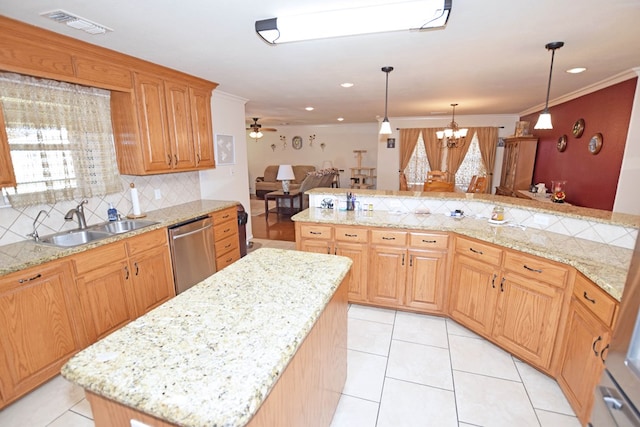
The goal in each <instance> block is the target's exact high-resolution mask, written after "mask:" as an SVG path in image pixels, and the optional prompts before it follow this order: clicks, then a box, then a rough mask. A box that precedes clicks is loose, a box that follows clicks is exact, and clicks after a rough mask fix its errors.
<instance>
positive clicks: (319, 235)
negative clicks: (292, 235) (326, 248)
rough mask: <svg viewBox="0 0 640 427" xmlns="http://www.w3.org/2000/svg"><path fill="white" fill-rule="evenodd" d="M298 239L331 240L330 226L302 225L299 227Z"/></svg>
mask: <svg viewBox="0 0 640 427" xmlns="http://www.w3.org/2000/svg"><path fill="white" fill-rule="evenodd" d="M300 234H301V236H300V237H306V238H308V239H325V240H330V239H331V226H330V225H309V224H303V225H301V226H300Z"/></svg>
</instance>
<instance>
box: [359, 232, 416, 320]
mask: <svg viewBox="0 0 640 427" xmlns="http://www.w3.org/2000/svg"><path fill="white" fill-rule="evenodd" d="M369 258H370V265H371V267H370V269H369V283H368V294H369V302H372V303H374V304H376V305H381V306H384V307H391V308H398V307H401V306H402V303H403V297H404V283H405V281H406V274H407V269H406V268H405V265H407V249H406V247H405V246H404V242H403V244H402V246H400V245H399V246H397V247H396V246H382V245H375V244H374V245H372V246H371V249H370V255H369Z"/></svg>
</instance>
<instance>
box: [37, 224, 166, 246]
mask: <svg viewBox="0 0 640 427" xmlns="http://www.w3.org/2000/svg"><path fill="white" fill-rule="evenodd" d="M154 224H157V222H155V221H148V220H132V219H125V220H121V221H111V222H104V223H101V224H96V225H92V226H90V227H88V228H86V229H84V230H78V229H76V230H69V231H63V232H61V233H56V234H50V235H48V236H43V237H41V238H40V240H39V243H43V244H45V245H52V246H58V247H64V248H69V247H73V246H80V245H84V244H87V243H91V242H95V241H96V240H101V239H106V238H107V237H111V236H115V235H116V234H121V233H126V232H127V231H133V230H138V229H140V228H144V227H149V226H150V225H154Z"/></svg>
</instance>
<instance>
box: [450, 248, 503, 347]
mask: <svg viewBox="0 0 640 427" xmlns="http://www.w3.org/2000/svg"><path fill="white" fill-rule="evenodd" d="M498 276H499V270H498V269H497V268H496V267H494V266H492V265H489V264H485V263H483V262H480V261H477V260H474V259H471V258H469V257H467V256H464V255H459V254H456V255H455V258H454V267H453V272H452V275H451V285H450V287H451V290H450V292H451V294H450V297H449V313H450V315H451V317H452V318H453V319H455V320H457V321H458V322H460V323H461V324H463V325H464V326H467V327H468V328H469V329H471V330H472V331H474V332H477V333H479V334H482V335H485V336H488V335H489V334H490V333H491V329H492V327H493V317H494V312H495V305H496V301H497V298H498V286H499V283H500V278H499V277H498Z"/></svg>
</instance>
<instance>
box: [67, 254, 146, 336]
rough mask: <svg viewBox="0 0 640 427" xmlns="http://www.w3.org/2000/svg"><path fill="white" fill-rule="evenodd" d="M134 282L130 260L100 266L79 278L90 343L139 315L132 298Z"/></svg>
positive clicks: (77, 282)
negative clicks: (130, 289)
mask: <svg viewBox="0 0 640 427" xmlns="http://www.w3.org/2000/svg"><path fill="white" fill-rule="evenodd" d="M132 283H133V278H132V272H131V271H130V269H129V265H128V263H127V261H126V260H120V261H118V262H114V263H111V264H108V265H106V266H104V267H101V268H96V269H95V270H92V271H90V272H87V273H85V274H83V275H81V276H79V277H77V278H76V288H77V290H78V295H79V297H80V304H81V305H82V314H83V319H84V324H85V327H86V330H87V335H88V339H89V343H88V344H91V343H94V342H96V341H97V340H99V339H101V338H103V337H105V336H107V335H109V334H110V333H111V332H113V331H115V330H116V329H119V328H121V327H122V326H124V325H126V324H127V323H129V321H131V320H133V319H134V318H135V306H134V305H133V304H132V303H131V299H130V298H129V297H128V293H129V292H128V287H130V286H131V285H132Z"/></svg>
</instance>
